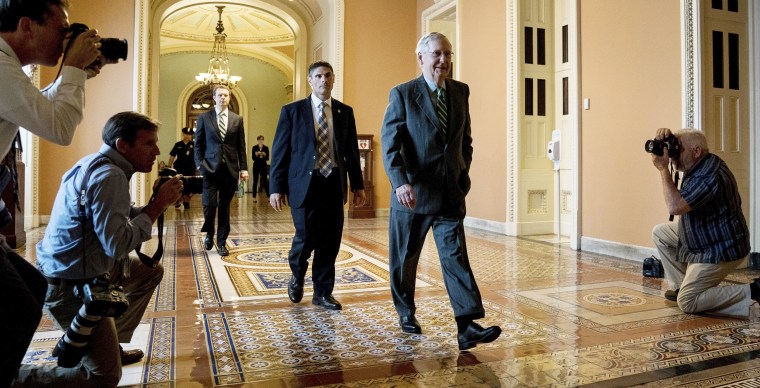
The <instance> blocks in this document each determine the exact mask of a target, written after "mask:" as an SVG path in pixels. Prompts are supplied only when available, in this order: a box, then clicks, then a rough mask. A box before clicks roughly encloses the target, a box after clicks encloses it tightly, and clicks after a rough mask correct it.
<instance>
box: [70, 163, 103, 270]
mask: <svg viewBox="0 0 760 388" xmlns="http://www.w3.org/2000/svg"><path fill="white" fill-rule="evenodd" d="M109 162H111V158H109V157H108V156H106V155H103V154H101V153H99V156H96V157H95V159H93V161H92V162H90V165H89V166H87V169H86V170H84V175H83V176H82V185H81V186H79V200H78V201H77V210H79V225H80V227H81V228H82V276H83V277H84V278H85V279H86V278H87V273H86V271H87V266H86V265H85V256H86V252H87V249H86V246H85V241H84V239H85V231H84V222H85V221H86V220H87V209H86V208H85V205H86V204H87V182H89V181H90V174H92V172H93V171H94V170H95V169H96V168H98V167H100V166H102V165H105V164H108V163H109Z"/></svg>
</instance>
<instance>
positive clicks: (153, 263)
mask: <svg viewBox="0 0 760 388" xmlns="http://www.w3.org/2000/svg"><path fill="white" fill-rule="evenodd" d="M155 196H156V193H153V195H152V196H151V197H150V200H151V201H152V200H153V198H155ZM149 202H150V201H149ZM156 227H157V228H158V248H157V249H156V253H154V254H153V257H150V256H148V255H146V254H144V253H142V252H140V248H141V247H142V243H140V244H138V245H137V248H136V249H135V253H137V257H139V258H140V261H141V262H142V263H143V264H145V265H147V266H148V267H151V268H156V267H157V266H158V262H159V261H161V256H163V255H164V213H163V212H161V214H159V215H158V219H157V220H156Z"/></svg>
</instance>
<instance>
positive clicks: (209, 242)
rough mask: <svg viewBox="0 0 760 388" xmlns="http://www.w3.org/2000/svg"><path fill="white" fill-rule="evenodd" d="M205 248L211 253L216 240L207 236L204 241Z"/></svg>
mask: <svg viewBox="0 0 760 388" xmlns="http://www.w3.org/2000/svg"><path fill="white" fill-rule="evenodd" d="M203 247H204V248H206V250H207V251H210V250H211V248H213V247H214V238H213V237H211V236H209V235H206V238H205V239H203Z"/></svg>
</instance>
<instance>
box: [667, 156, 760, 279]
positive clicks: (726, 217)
mask: <svg viewBox="0 0 760 388" xmlns="http://www.w3.org/2000/svg"><path fill="white" fill-rule="evenodd" d="M681 196H682V197H683V199H684V200H686V202H687V203H688V204H689V206H690V207H691V211H689V212H688V213H686V214H683V215H681V217H680V221H679V227H678V229H679V230H678V237H679V238H678V248H677V254H676V257H678V261H681V262H685V263H707V264H718V263H722V262H727V261H734V260H741V259H743V258H744V257H745V256H747V255H748V254H749V250H750V246H749V229H748V228H747V222H746V221H745V220H744V214H742V200H741V198H740V197H739V191H738V190H737V187H736V179H734V175H733V174H732V173H731V171H730V170H729V169H728V166H726V163H725V162H724V161H723V160H722V159H721V158H719V157H718V156H716V155H713V154H708V155H707V156H705V158H704V159H702V160H700V161H699V162H698V163H697V165H696V166H694V168H693V169H692V170H691V171H690V172H688V173H686V174H684V178H683V185H682V186H681Z"/></svg>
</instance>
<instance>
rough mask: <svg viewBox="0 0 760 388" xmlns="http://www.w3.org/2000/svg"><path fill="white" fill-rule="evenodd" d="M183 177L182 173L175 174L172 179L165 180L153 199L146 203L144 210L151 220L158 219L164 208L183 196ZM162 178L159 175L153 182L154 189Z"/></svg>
mask: <svg viewBox="0 0 760 388" xmlns="http://www.w3.org/2000/svg"><path fill="white" fill-rule="evenodd" d="M181 178H182V175H175V176H173V177H171V179H169V180H167V181H166V182H164V183H163V184H162V185H161V186H160V187H158V191H157V192H156V195H155V196H154V197H153V200H152V201H150V202H149V203H148V204H147V205H145V207H144V208H143V212H144V213H146V214H148V216H149V217H150V219H151V220H153V221H156V219H158V216H159V215H160V214H161V213H163V212H164V210H166V208H167V207H169V205H171V204H173V203H174V202H177V200H178V199H179V198H180V197H181V196H182V188H183V186H182V180H181ZM160 179H161V178H160V177H159V178H158V179H156V181H155V182H154V183H153V187H154V190H155V187H156V186H157V185H158V182H159V180H160Z"/></svg>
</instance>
